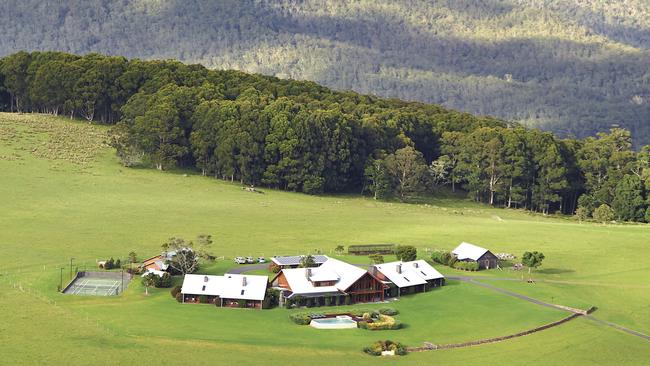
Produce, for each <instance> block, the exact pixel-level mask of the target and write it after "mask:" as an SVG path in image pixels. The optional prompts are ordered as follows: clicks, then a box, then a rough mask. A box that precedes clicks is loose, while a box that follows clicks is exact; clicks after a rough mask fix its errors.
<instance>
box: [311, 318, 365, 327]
mask: <svg viewBox="0 0 650 366" xmlns="http://www.w3.org/2000/svg"><path fill="white" fill-rule="evenodd" d="M309 325H311V326H312V327H314V328H316V329H351V328H356V327H357V322H355V321H354V320H352V318H351V317H349V316H337V317H336V318H323V319H312V321H311V322H310V323H309Z"/></svg>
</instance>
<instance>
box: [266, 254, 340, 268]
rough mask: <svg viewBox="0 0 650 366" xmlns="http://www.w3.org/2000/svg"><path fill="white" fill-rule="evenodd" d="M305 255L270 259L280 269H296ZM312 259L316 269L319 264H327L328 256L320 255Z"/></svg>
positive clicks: (313, 256)
mask: <svg viewBox="0 0 650 366" xmlns="http://www.w3.org/2000/svg"><path fill="white" fill-rule="evenodd" d="M305 257H306V256H305V255H291V256H275V257H272V258H271V262H273V264H275V265H276V266H278V267H280V268H281V269H285V268H298V267H299V266H300V262H301V261H302V260H303V258H305ZM312 258H313V259H314V264H315V265H316V266H317V267H318V266H320V265H321V264H323V263H325V262H327V260H328V259H329V257H328V256H326V255H322V254H316V255H312Z"/></svg>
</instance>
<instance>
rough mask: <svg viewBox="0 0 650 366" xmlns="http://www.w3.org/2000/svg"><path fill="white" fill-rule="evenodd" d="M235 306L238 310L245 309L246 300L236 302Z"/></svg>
mask: <svg viewBox="0 0 650 366" xmlns="http://www.w3.org/2000/svg"><path fill="white" fill-rule="evenodd" d="M237 305H239V307H240V308H245V307H246V300H244V299H239V300H237Z"/></svg>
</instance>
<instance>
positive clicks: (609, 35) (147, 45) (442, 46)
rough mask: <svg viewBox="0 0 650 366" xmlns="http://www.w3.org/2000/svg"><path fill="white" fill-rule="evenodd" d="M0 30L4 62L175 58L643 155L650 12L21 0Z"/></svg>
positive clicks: (455, 1)
mask: <svg viewBox="0 0 650 366" xmlns="http://www.w3.org/2000/svg"><path fill="white" fill-rule="evenodd" d="M0 24H2V30H3V33H4V35H5V36H4V37H1V38H0V56H3V55H8V54H11V53H15V52H18V51H21V50H30V51H34V50H57V51H66V52H70V53H77V54H85V53H88V52H100V53H104V54H112V55H123V56H126V57H138V58H143V59H167V58H173V59H179V60H181V61H184V62H190V63H200V64H202V65H205V66H207V67H210V68H219V69H238V70H243V71H247V72H253V73H262V74H266V75H274V76H278V77H280V78H293V79H301V80H312V81H315V82H318V83H321V84H323V85H326V86H328V87H332V88H334V89H337V90H346V89H352V90H355V91H358V92H361V93H368V94H375V95H379V96H384V97H398V98H401V99H403V100H417V101H422V102H428V103H436V104H440V105H444V106H446V107H448V108H452V109H456V110H462V111H466V112H470V113H473V114H477V115H493V116H497V117H498V118H502V119H506V120H510V121H518V122H520V123H522V124H524V125H528V126H535V127H541V128H542V129H545V130H551V131H554V132H555V133H556V134H557V135H558V136H563V137H569V136H575V137H578V138H584V137H587V136H593V135H595V133H596V132H603V131H604V132H606V131H608V130H609V129H610V128H612V127H623V128H626V129H627V130H629V131H631V132H632V135H633V136H634V138H635V139H634V145H635V147H637V148H638V147H639V146H641V145H643V144H648V143H650V123H648V122H649V121H650V107H649V106H650V93H649V92H648V90H650V57H649V56H650V53H649V52H650V51H649V47H650V7H648V3H647V1H646V0H576V1H565V0H480V1H476V0H472V1H469V0H440V1H416V0H361V1H340V0H337V1H332V0H299V1H298V0H226V1H196V0H166V1H152V0H138V1H122V0H83V1H81V0H70V1H63V2H57V1H37V0H24V1H11V2H3V4H0Z"/></svg>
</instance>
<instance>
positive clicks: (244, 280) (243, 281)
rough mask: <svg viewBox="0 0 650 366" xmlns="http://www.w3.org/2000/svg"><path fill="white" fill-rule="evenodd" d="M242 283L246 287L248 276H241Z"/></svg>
mask: <svg viewBox="0 0 650 366" xmlns="http://www.w3.org/2000/svg"><path fill="white" fill-rule="evenodd" d="M241 285H242V287H246V276H244V277H242V278H241Z"/></svg>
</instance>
